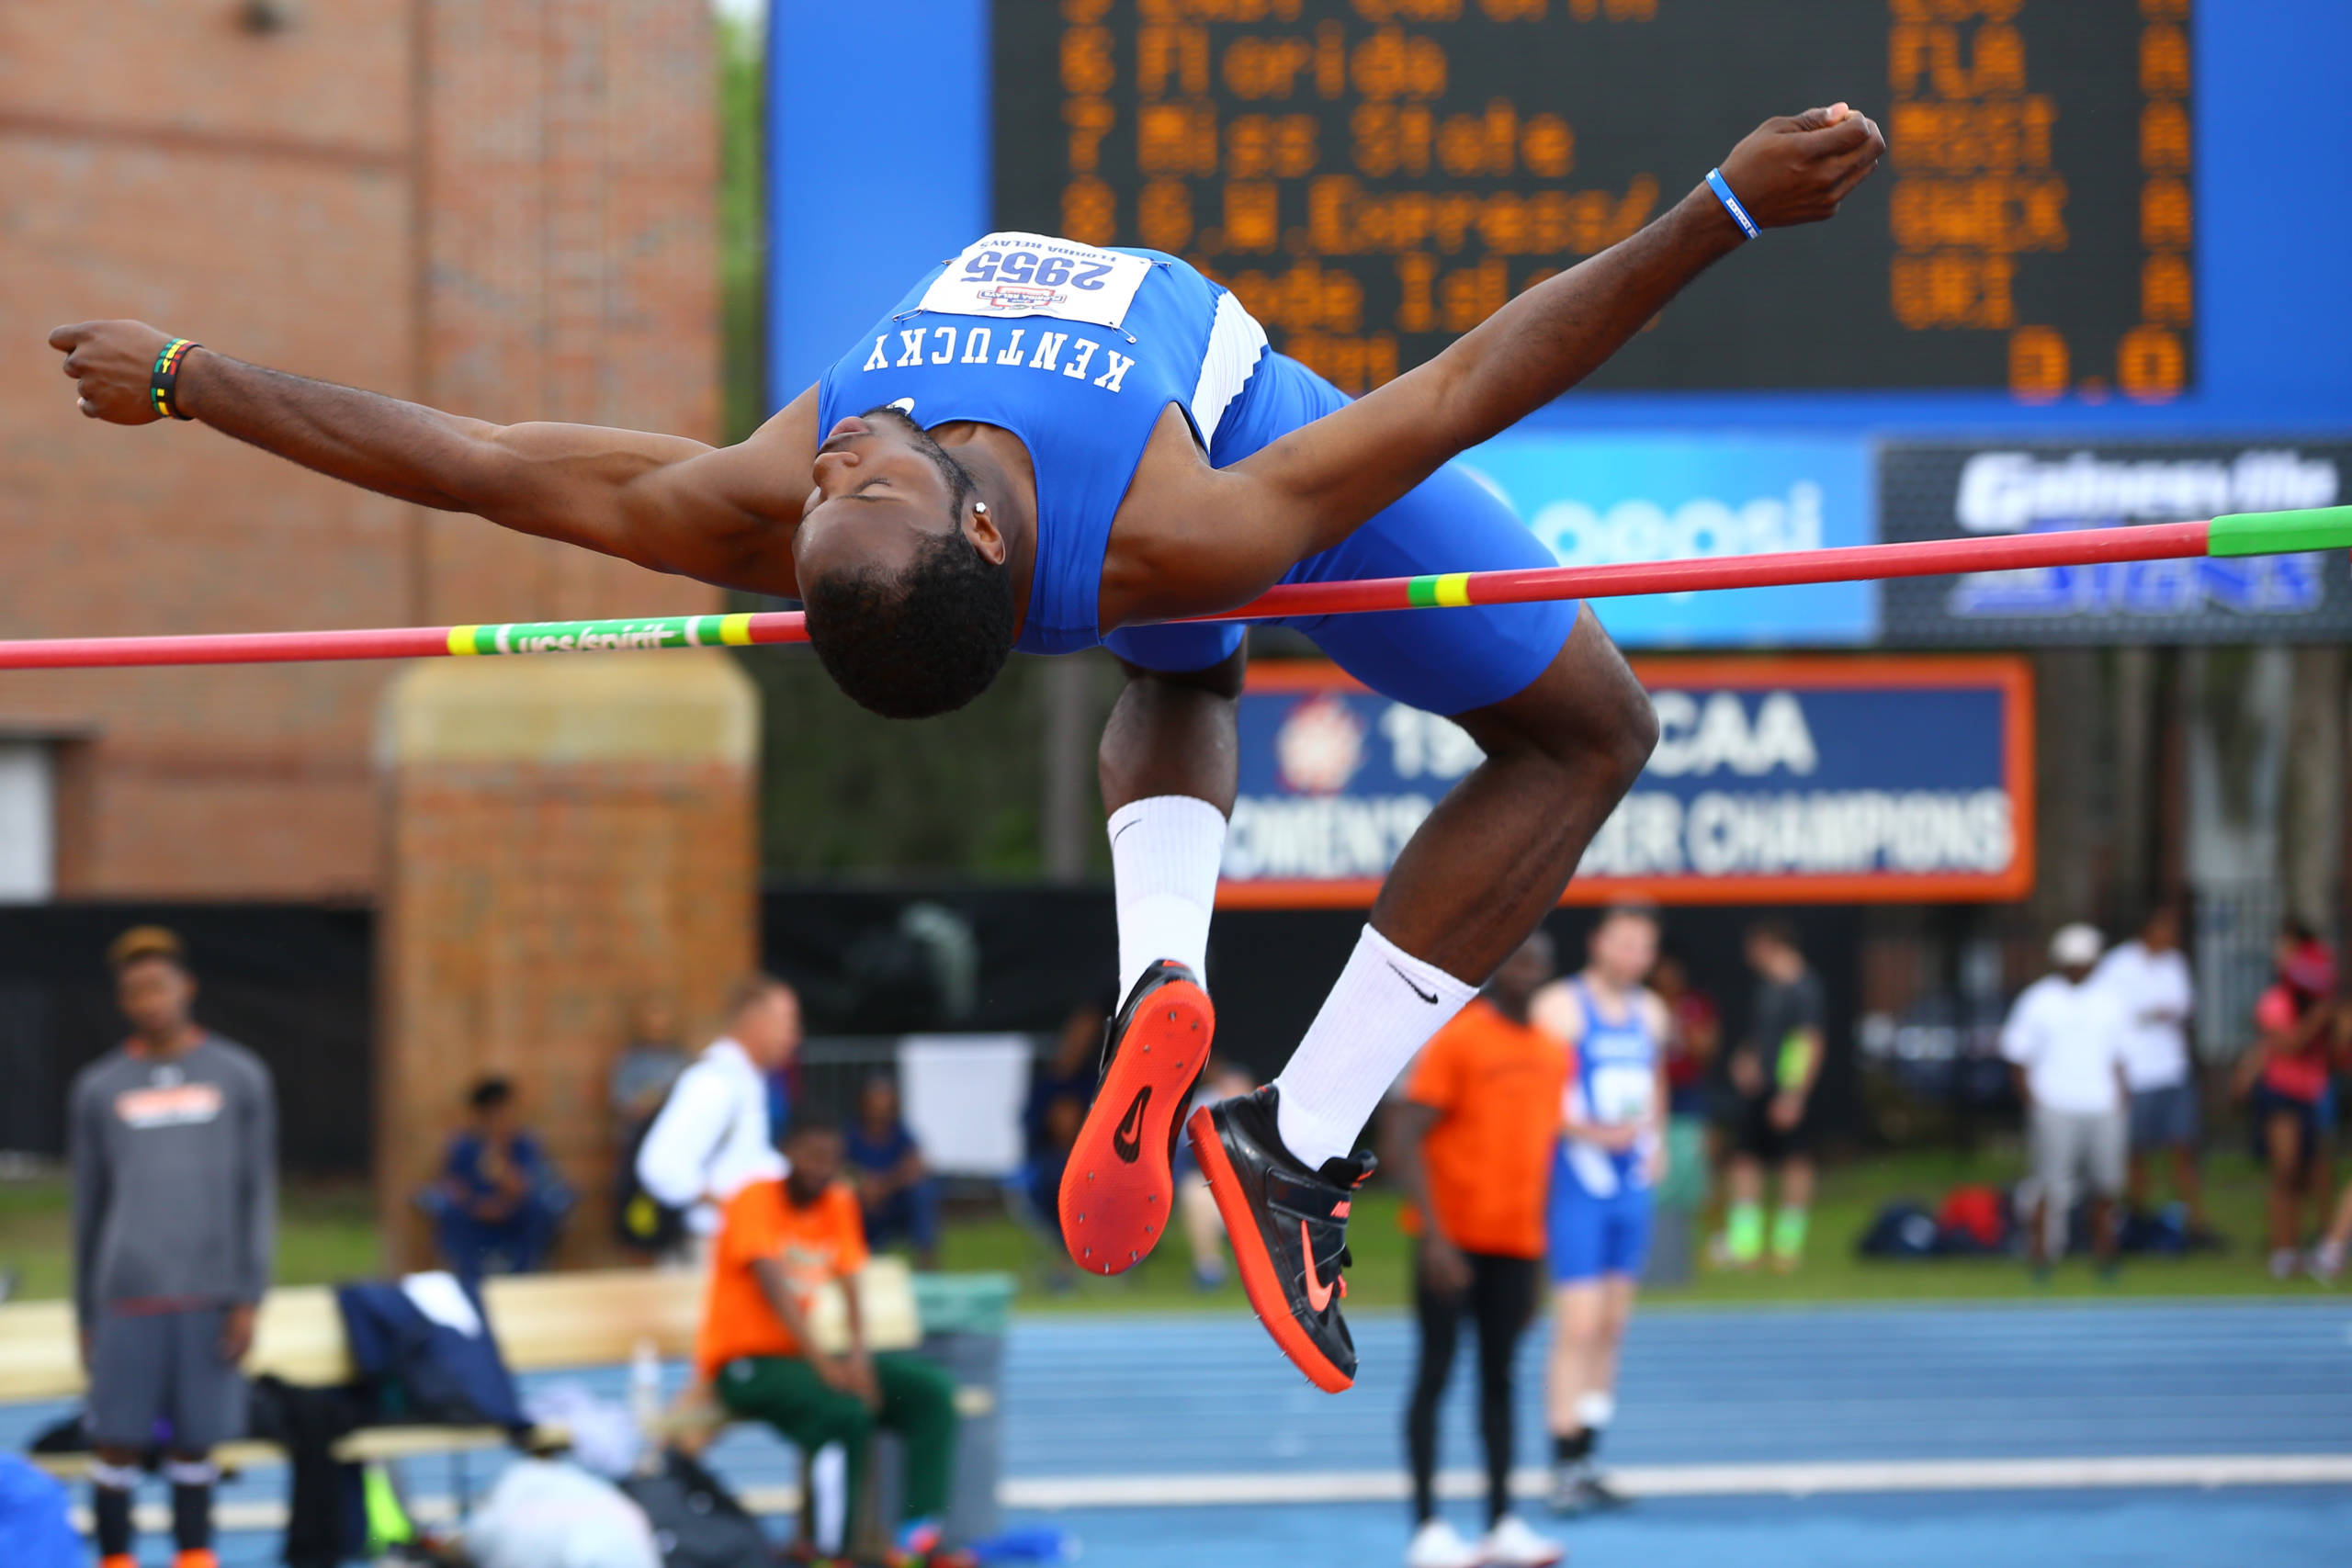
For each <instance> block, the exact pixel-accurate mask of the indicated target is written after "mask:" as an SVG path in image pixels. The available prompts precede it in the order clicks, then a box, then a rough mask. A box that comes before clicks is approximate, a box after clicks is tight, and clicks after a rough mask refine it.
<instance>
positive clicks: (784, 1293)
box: [695, 1111, 956, 1561]
mask: <svg viewBox="0 0 2352 1568" xmlns="http://www.w3.org/2000/svg"><path fill="white" fill-rule="evenodd" d="M784 1152H785V1155H786V1157H787V1159H788V1160H789V1162H790V1166H791V1174H790V1175H789V1176H786V1178H785V1179H782V1180H781V1181H777V1180H769V1179H763V1180H756V1181H753V1182H752V1183H750V1184H749V1185H747V1186H745V1187H743V1188H742V1189H741V1190H740V1191H738V1192H737V1193H736V1194H735V1195H734V1197H733V1198H731V1199H730V1200H729V1201H728V1203H727V1205H726V1211H725V1218H724V1221H723V1223H722V1225H721V1228H720V1231H719V1233H718V1245H717V1249H716V1256H715V1260H714V1263H713V1267H712V1269H711V1276H710V1297H709V1301H708V1303H707V1305H706V1307H705V1308H704V1315H703V1325H702V1336H701V1341H700V1344H699V1345H698V1346H697V1347H696V1349H695V1370H696V1371H697V1372H698V1373H699V1374H700V1375H701V1377H703V1378H704V1379H705V1380H707V1381H708V1382H711V1383H712V1384H713V1386H714V1387H715V1388H716V1390H717V1392H718V1399H719V1402H720V1403H721V1404H724V1405H725V1406H726V1407H727V1409H728V1411H729V1413H730V1414H731V1415H734V1416H739V1417H741V1418H743V1419H746V1420H755V1421H764V1422H766V1423H767V1424H768V1425H769V1426H771V1427H775V1429H776V1431H777V1432H779V1433H780V1434H782V1435H783V1436H784V1438H786V1440H787V1441H789V1442H791V1443H793V1444H795V1445H796V1446H797V1447H798V1448H799V1449H800V1450H802V1451H803V1452H804V1453H815V1452H817V1451H818V1450H820V1449H823V1448H826V1447H828V1446H829V1445H831V1444H834V1443H839V1444H840V1445H842V1450H843V1452H844V1453H845V1454H846V1456H847V1458H848V1460H849V1495H850V1496H851V1498H852V1499H855V1498H857V1497H859V1496H860V1495H862V1492H861V1488H862V1486H863V1484H864V1480H865V1475H864V1472H865V1465H866V1461H867V1458H868V1456H869V1455H870V1454H871V1452H872V1451H873V1444H872V1442H871V1440H870V1439H871V1438H872V1437H873V1434H874V1432H875V1430H876V1428H877V1427H879V1428H881V1429H882V1430H885V1431H888V1432H892V1433H895V1434H897V1436H898V1438H899V1442H900V1444H901V1445H902V1448H903V1451H904V1453H905V1455H906V1482H905V1492H904V1496H905V1500H906V1501H905V1513H906V1515H907V1517H908V1523H907V1525H906V1529H905V1533H904V1535H903V1536H902V1538H901V1540H900V1546H901V1549H902V1550H903V1551H907V1552H908V1553H910V1555H911V1556H913V1557H914V1558H915V1559H916V1560H918V1561H920V1560H922V1559H923V1558H925V1557H927V1556H929V1555H930V1554H931V1553H933V1552H934V1551H936V1550H937V1549H938V1547H939V1544H940V1543H939V1527H940V1522H941V1520H942V1519H944V1517H945V1516H946V1513H947V1492H948V1481H949V1476H950V1472H951V1471H952V1470H953V1467H954V1464H955V1460H956V1384H955V1381H954V1380H953V1379H952V1378H950V1377H949V1376H948V1375H947V1374H946V1373H945V1372H944V1371H940V1370H939V1368H937V1367H935V1366H933V1364H932V1363H930V1362H929V1361H926V1360H923V1359H922V1358H920V1357H916V1356H905V1355H892V1354H888V1353H884V1354H881V1355H871V1354H869V1353H868V1352H867V1350H866V1348H865V1337H864V1333H863V1329H862V1327H861V1325H860V1323H859V1319H858V1314H856V1313H854V1312H852V1313H850V1314H848V1321H849V1344H848V1346H847V1348H845V1349H843V1350H842V1352H840V1353H839V1354H833V1353H831V1352H828V1351H826V1350H824V1349H822V1348H820V1347H819V1346H818V1345H817V1343H816V1336H815V1335H814V1334H813V1333H812V1332H811V1330H810V1328H809V1320H810V1317H811V1314H812V1313H813V1311H814V1309H815V1306H816V1302H817V1298H818V1295H819V1293H820V1292H821V1291H823V1290H824V1289H826V1288H827V1287H828V1286H830V1285H832V1284H836V1283H838V1284H839V1285H840V1286H841V1288H842V1289H844V1290H848V1291H854V1290H855V1289H856V1288H857V1275H858V1271H859V1270H860V1269H864V1268H865V1260H866V1247H865V1230H864V1227H863V1226H862V1224H860V1221H859V1217H858V1202H857V1195H856V1193H855V1192H854V1190H852V1189H851V1188H850V1186H849V1185H848V1183H846V1182H844V1181H843V1180H842V1179H841V1177H842V1167H843V1164H844V1163H845V1158H846V1156H845V1152H844V1140H843V1138H842V1130H841V1128H840V1127H839V1126H838V1125H836V1124H835V1123H834V1122H831V1121H830V1120H828V1119H826V1118H825V1117H823V1116H821V1115H819V1114H815V1113H813V1112H809V1111H803V1112H802V1113H801V1114H800V1115H799V1116H798V1117H797V1118H796V1119H795V1120H794V1122H792V1124H791V1126H790V1127H789V1128H787V1129H786V1134H785V1140H784ZM852 1507H853V1511H854V1507H855V1504H854V1502H853V1505H852Z"/></svg>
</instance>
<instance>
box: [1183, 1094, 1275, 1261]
mask: <svg viewBox="0 0 2352 1568" xmlns="http://www.w3.org/2000/svg"><path fill="white" fill-rule="evenodd" d="M1257 1087H1258V1086H1257V1085H1255V1084H1253V1083H1251V1082H1250V1075H1249V1074H1248V1073H1245V1072H1243V1071H1242V1070H1241V1069H1240V1068H1239V1067H1237V1066H1234V1065H1233V1064H1232V1063H1230V1062H1222V1061H1218V1060H1216V1059H1215V1058H1212V1059H1211V1060H1210V1062H1209V1065H1208V1066H1207V1067H1206V1069H1204V1071H1203V1072H1202V1074H1201V1084H1200V1087H1199V1088H1198V1089H1194V1090H1193V1100H1192V1103H1191V1104H1190V1105H1188V1106H1186V1107H1185V1108H1184V1121H1185V1122H1189V1121H1191V1120H1192V1115H1193V1111H1198V1110H1199V1109H1200V1108H1201V1107H1202V1106H1204V1105H1215V1104H1216V1103H1217V1102H1218V1101H1219V1100H1232V1099H1234V1098H1235V1097H1237V1096H1239V1095H1244V1094H1248V1093H1249V1092H1250V1090H1251V1089H1255V1088H1257ZM1179 1125H1182V1123H1181V1122H1180V1123H1179ZM1174 1169H1175V1173H1176V1212H1177V1213H1178V1215H1179V1216H1180V1217H1181V1218H1182V1220H1183V1222H1184V1239H1185V1240H1186V1241H1187V1242H1188V1243H1190V1244H1191V1246H1192V1249H1193V1286H1194V1288H1196V1289H1198V1290H1203V1291H1214V1290H1216V1289H1219V1288H1220V1287H1222V1286H1223V1285H1224V1283H1225V1281H1226V1280H1227V1277H1228V1275H1229V1273H1230V1269H1229V1267H1228V1262H1227V1258H1226V1253H1225V1220H1224V1219H1223V1217H1222V1216H1220V1215H1219V1214H1218V1213H1217V1212H1216V1199H1215V1198H1212V1197H1211V1196H1209V1179H1208V1178H1207V1177H1205V1176H1204V1175H1202V1174H1201V1162H1200V1160H1199V1159H1198V1158H1197V1157H1196V1156H1194V1155H1193V1140H1192V1139H1190V1138H1179V1139H1177V1140H1176V1159H1175V1162H1174Z"/></svg>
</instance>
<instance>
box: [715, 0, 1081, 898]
mask: <svg viewBox="0 0 2352 1568" xmlns="http://www.w3.org/2000/svg"><path fill="white" fill-rule="evenodd" d="M718 45H719V116H720V129H719V136H720V143H719V148H720V152H719V171H720V172H719V196H718V224H719V287H720V307H719V309H720V322H721V330H722V331H723V332H724V333H725V342H724V344H722V347H721V361H720V363H721V373H722V375H723V377H724V378H725V387H724V400H725V409H724V420H725V424H726V437H727V439H728V440H729V441H741V440H742V439H743V438H744V437H745V436H747V435H749V434H752V431H754V430H756V429H758V428H759V426H760V423H761V422H762V421H763V420H764V419H765V418H766V417H767V415H768V413H769V412H771V410H770V401H769V398H768V393H767V389H766V386H765V381H766V377H767V270H768V233H767V222H766V216H765V214H766V200H765V197H766V186H765V183H764V169H765V153H766V140H767V138H766V128H765V124H764V118H763V110H764V106H765V103H766V93H765V89H764V84H763V39H762V36H761V33H760V30H759V28H757V27H755V26H752V25H749V24H746V23H745V22H743V21H741V20H740V19H737V18H735V17H729V16H726V15H724V14H722V15H721V16H720V17H718ZM777 243H782V244H790V243H794V237H793V236H791V235H779V236H777ZM808 243H824V242H823V241H822V240H821V239H818V238H813V237H812V238H811V239H810V240H809V242H808ZM743 607H745V608H763V607H768V606H766V605H764V604H754V603H752V602H748V601H747V602H746V603H745V604H744V605H743ZM1094 657H1097V658H1099V657H1100V656H1094ZM741 658H742V663H743V668H744V670H745V671H748V672H749V673H750V674H751V676H752V679H753V680H754V681H755V682H758V684H759V688H760V694H761V721H762V734H763V740H762V750H763V756H762V771H761V802H760V806H761V838H762V842H763V846H764V858H765V863H766V864H765V869H766V872H767V874H769V875H770V876H811V875H839V874H865V875H874V876H883V877H889V876H922V875H941V874H945V875H978V876H1004V877H1019V876H1035V875H1036V874H1039V872H1040V871H1041V869H1042V850H1041V844H1040V835H1039V830H1038V812H1039V807H1040V803H1041V801H1042V798H1043V795H1044V778H1043V772H1042V770H1043V750H1044V740H1045V709H1044V705H1043V697H1044V684H1045V683H1044V682H1042V681H1040V680H1039V679H1038V677H1039V675H1040V673H1041V672H1042V670H1043V666H1042V664H1041V663H1040V662H1039V661H1037V660H1028V659H1016V660H1013V661H1012V664H1010V665H1009V666H1007V667H1006V670H1005V673H1004V675H1003V677H1002V678H1001V680H999V681H998V682H997V683H996V685H995V687H994V688H993V689H992V690H990V691H989V693H988V694H986V695H985V696H983V697H981V699H980V700H979V701H978V702H976V703H974V704H973V705H971V706H969V707H967V708H966V709H965V710H964V711H963V712H961V713H957V714H952V715H949V716H946V717H944V718H935V719H929V720H925V721H923V722H922V723H917V724H901V723H893V722H891V721H889V720H888V719H881V718H876V717H875V716H873V715H871V714H868V713H866V712H865V711H864V710H863V709H861V708H859V707H858V706H857V705H854V703H852V702H850V701H849V700H848V699H847V698H846V697H843V696H842V694H840V693H839V692H838V691H836V690H834V688H833V685H832V682H830V681H828V680H826V679H825V676H824V672H823V671H821V670H820V669H819V668H818V665H817V661H816V660H815V658H814V657H813V656H811V655H810V654H809V652H808V651H807V650H806V649H750V650H746V651H745V652H744V653H743V654H742V656H741ZM1102 662H1103V669H1102V670H1101V671H1099V672H1098V673H1099V675H1100V679H1099V680H1098V681H1097V682H1095V685H1096V687H1097V689H1098V690H1099V691H1100V694H1101V696H1100V702H1099V704H1098V705H1099V706H1100V707H1101V708H1102V709H1103V710H1104V711H1107V709H1108V706H1109V702H1110V694H1111V691H1112V689H1113V688H1114V682H1115V681H1116V676H1115V674H1114V672H1113V671H1112V669H1111V667H1110V666H1109V663H1108V660H1103V661H1102ZM1101 838H1102V835H1101V834H1100V832H1099V831H1098V832H1096V833H1094V834H1093V836H1092V839H1091V842H1092V843H1093V844H1094V846H1095V852H1094V858H1095V861H1096V863H1097V868H1098V869H1099V870H1101V871H1103V872H1105V873H1107V871H1108V869H1109V863H1110V857H1109V854H1108V852H1107V851H1106V850H1104V849H1103V846H1102V843H1101Z"/></svg>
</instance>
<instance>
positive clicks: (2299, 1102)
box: [2233, 920, 2346, 1280]
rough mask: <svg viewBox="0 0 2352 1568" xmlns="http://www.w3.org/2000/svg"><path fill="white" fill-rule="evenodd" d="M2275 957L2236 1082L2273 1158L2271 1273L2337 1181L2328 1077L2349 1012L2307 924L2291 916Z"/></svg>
mask: <svg viewBox="0 0 2352 1568" xmlns="http://www.w3.org/2000/svg"><path fill="white" fill-rule="evenodd" d="M2277 962H2278V978H2277V979H2276V980H2275V981H2273V982H2272V984H2271V986H2270V988H2269V989H2267V990H2266V991H2264V992H2263V993H2262V996H2261V998H2260V999H2259V1000H2257V1001H2256V1003H2255V1008H2254V1023H2255V1028H2256V1030H2257V1031H2259V1035H2258V1037H2257V1038H2256V1041H2255V1043H2254V1044H2253V1046H2252V1048H2250V1049H2249V1050H2248V1051H2247V1052H2246V1054H2245V1055H2244V1056H2242V1057H2240V1058H2239V1059H2238V1066H2237V1073H2236V1077H2235V1079H2234V1085H2233V1087H2234V1088H2235V1089H2236V1090H2237V1092H2238V1093H2239V1094H2240V1095H2241V1096H2244V1097H2245V1098H2246V1099H2247V1100H2248V1102H2249V1109H2250V1111H2251V1117H2250V1120H2251V1122H2252V1124H2253V1130H2254V1140H2255V1157H2256V1158H2257V1159H2260V1160H2262V1161H2264V1162H2265V1163H2266V1164H2267V1166H2268V1167H2269V1170H2270V1201H2269V1231H2270V1274H2271V1278H2273V1279H2277V1280H2284V1279H2288V1278H2290V1277H2291V1276H2292V1275H2293V1274H2294V1272H2295V1268H2296V1265H2297V1262H2298V1260H2299V1258H2300V1257H2301V1245H2302V1235H2303V1232H2302V1209H2303V1204H2304V1203H2305V1201H2309V1202H2310V1203H2311V1205H2312V1210H2313V1211H2314V1218H2316V1217H2317V1211H2318V1210H2319V1208H2320V1206H2321V1205H2322V1204H2324V1203H2325V1202H2326V1201H2327V1194H2328V1193H2329V1192H2330V1191H2331V1190H2334V1186H2335V1183H2334V1181H2333V1180H2332V1179H2331V1172H2330V1169H2329V1166H2330V1161H2329V1159H2328V1142H2329V1138H2330V1135H2331V1134H2333V1133H2334V1132H2335V1094H2334V1092H2333V1084H2332V1082H2331V1080H2332V1078H2333V1077H2334V1074H2335V1065H2336V1062H2337V1060H2338V1058H2339V1057H2340V1056H2341V1055H2342V1054H2343V1052H2344V1049H2345V1023H2346V1017H2345V1012H2344V1010H2343V1009H2342V1008H2341V1007H2339V1006H2338V1005H2337V1004H2336V1003H2335V1001H2334V1000H2333V997H2334V993H2335V958H2334V957H2333V956H2332V955H2331V954H2330V953H2328V951H2327V948H2326V947H2325V945H2324V944H2323V943H2322V942H2320V941H2319V940H2318V939H2317V938H2316V937H2315V936H2314V935H2313V934H2312V931H2310V929H2309V928H2307V927H2305V926H2303V925H2301V924H2300V923H2298V922H2296V921H2293V920H2290V921H2289V922H2287V925H2286V928H2285V929H2284V930H2283V931H2280V932H2279V934H2278V948H2277ZM2314 1261H2315V1262H2317V1261H2319V1259H2316V1258H2315V1259H2314Z"/></svg>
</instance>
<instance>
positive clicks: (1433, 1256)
mask: <svg viewBox="0 0 2352 1568" xmlns="http://www.w3.org/2000/svg"><path fill="white" fill-rule="evenodd" d="M1421 1278H1422V1279H1423V1280H1427V1281H1429V1287H1430V1293H1431V1294H1434V1295H1440V1296H1458V1295H1460V1294H1461V1293H1462V1292H1464V1291H1466V1290H1468V1289H1469V1288H1470V1260H1469V1259H1468V1258H1464V1257H1463V1256H1462V1249H1461V1248H1460V1247H1456V1246H1454V1245H1453V1243H1452V1242H1450V1241H1448V1240H1446V1239H1445V1237H1443V1236H1442V1235H1437V1234H1436V1233H1435V1232H1434V1231H1431V1232H1430V1235H1425V1236H1423V1237H1422V1238H1421Z"/></svg>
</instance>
